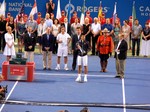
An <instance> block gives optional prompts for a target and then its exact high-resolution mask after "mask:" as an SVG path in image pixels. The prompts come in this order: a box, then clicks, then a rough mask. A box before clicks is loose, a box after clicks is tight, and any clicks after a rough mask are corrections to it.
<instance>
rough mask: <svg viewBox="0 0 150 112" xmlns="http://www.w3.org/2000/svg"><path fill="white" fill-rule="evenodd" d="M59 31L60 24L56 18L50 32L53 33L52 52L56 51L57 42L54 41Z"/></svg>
mask: <svg viewBox="0 0 150 112" xmlns="http://www.w3.org/2000/svg"><path fill="white" fill-rule="evenodd" d="M59 32H60V24H59V20H58V19H54V24H53V26H52V33H53V35H54V42H53V54H56V53H57V49H58V43H57V42H56V38H57V35H58V34H59Z"/></svg>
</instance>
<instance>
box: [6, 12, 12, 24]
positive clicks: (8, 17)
mask: <svg viewBox="0 0 150 112" xmlns="http://www.w3.org/2000/svg"><path fill="white" fill-rule="evenodd" d="M10 17H11V14H10V13H7V17H6V19H5V20H6V21H7V22H9V19H10Z"/></svg>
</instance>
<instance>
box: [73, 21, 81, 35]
mask: <svg viewBox="0 0 150 112" xmlns="http://www.w3.org/2000/svg"><path fill="white" fill-rule="evenodd" d="M77 27H81V25H80V23H79V21H78V18H76V19H75V21H74V23H72V24H71V35H75V34H76V28H77Z"/></svg>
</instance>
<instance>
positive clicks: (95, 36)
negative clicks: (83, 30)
mask: <svg viewBox="0 0 150 112" xmlns="http://www.w3.org/2000/svg"><path fill="white" fill-rule="evenodd" d="M100 30H101V25H100V24H99V23H98V18H97V17H95V18H94V23H92V25H91V33H92V55H95V53H96V52H95V44H96V43H97V39H98V37H99V34H100Z"/></svg>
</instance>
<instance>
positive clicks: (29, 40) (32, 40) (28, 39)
mask: <svg viewBox="0 0 150 112" xmlns="http://www.w3.org/2000/svg"><path fill="white" fill-rule="evenodd" d="M35 45H36V36H35V34H34V33H31V36H29V34H28V33H26V34H25V35H24V50H25V51H34V49H35ZM29 46H32V48H31V49H29Z"/></svg>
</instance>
